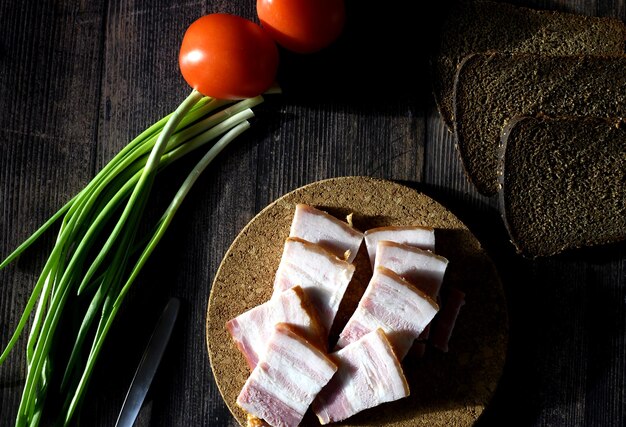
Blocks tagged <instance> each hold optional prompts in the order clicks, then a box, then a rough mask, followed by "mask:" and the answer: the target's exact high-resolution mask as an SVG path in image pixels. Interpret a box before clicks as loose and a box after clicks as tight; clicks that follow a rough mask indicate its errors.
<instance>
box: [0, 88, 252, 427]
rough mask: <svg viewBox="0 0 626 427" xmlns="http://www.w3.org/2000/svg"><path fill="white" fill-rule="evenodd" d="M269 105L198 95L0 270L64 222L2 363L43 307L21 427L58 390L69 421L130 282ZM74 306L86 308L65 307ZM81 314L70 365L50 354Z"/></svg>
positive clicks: (39, 414) (33, 333) (31, 345)
mask: <svg viewBox="0 0 626 427" xmlns="http://www.w3.org/2000/svg"><path fill="white" fill-rule="evenodd" d="M262 101H263V99H262V98H261V97H256V98H252V99H247V100H243V101H240V102H238V103H235V104H233V105H231V106H226V105H227V104H228V103H229V102H227V101H221V100H216V99H211V98H207V97H203V96H202V95H201V94H199V93H198V92H196V91H193V92H192V93H191V94H190V95H189V96H188V97H187V99H186V100H185V101H183V103H182V104H181V105H180V106H179V107H178V108H177V110H176V111H175V112H174V113H172V114H170V115H169V116H166V117H164V118H163V119H161V120H159V121H158V122H157V123H155V124H154V125H152V126H151V127H149V128H148V129H146V130H145V131H144V132H142V133H141V134H140V135H139V136H138V137H137V138H135V139H134V140H132V141H131V142H130V143H129V144H128V145H127V146H125V147H124V148H123V149H122V150H121V151H120V152H119V153H118V154H117V155H116V156H115V157H114V158H113V159H112V160H111V161H110V162H109V163H108V164H107V165H106V166H104V167H103V168H102V170H101V171H100V172H98V174H96V176H95V177H94V178H93V179H92V180H91V181H90V182H89V184H87V185H86V186H85V188H84V189H83V190H82V191H80V192H79V193H78V194H77V195H76V196H74V197H73V198H72V199H71V200H70V201H69V202H67V203H66V204H65V205H64V206H63V207H62V208H61V209H59V211H57V212H56V213H55V214H54V215H53V216H52V217H51V218H50V219H49V220H48V221H46V222H45V223H44V225H42V226H41V227H40V228H39V229H38V230H37V231H35V232H34V233H33V235H32V236H30V237H29V238H28V239H27V240H26V241H25V242H24V243H22V244H21V245H20V246H18V248H17V249H16V250H15V251H13V252H12V253H11V254H10V255H9V256H8V257H7V258H6V259H5V260H4V261H3V262H2V263H0V269H2V268H4V267H5V266H6V265H8V264H9V263H11V262H12V261H14V260H15V259H16V258H17V257H18V256H19V255H20V254H21V253H22V252H23V251H25V250H26V249H27V248H28V247H29V246H30V245H32V243H33V242H35V241H36V240H37V239H38V238H39V237H41V235H43V233H45V232H46V231H47V230H48V229H49V228H50V227H51V226H52V225H53V224H55V223H57V222H59V221H60V222H61V225H60V229H59V231H58V235H57V238H56V241H55V243H54V246H53V248H52V249H51V251H50V254H49V256H48V259H47V260H46V262H45V264H44V266H43V268H42V271H41V275H40V277H39V279H38V280H37V282H36V284H35V286H34V288H33V291H32V293H31V296H30V298H29V300H28V302H27V303H26V307H25V309H24V312H23V314H22V316H21V318H20V320H19V321H18V324H17V327H16V328H15V332H14V334H13V335H12V337H11V338H10V340H9V342H8V344H7V345H6V347H5V349H4V351H3V352H2V354H1V355H0V364H2V362H4V360H6V358H7V357H8V355H9V353H10V351H11V349H12V348H13V347H14V346H15V344H16V342H17V340H18V339H19V336H20V334H21V332H22V330H23V328H24V326H25V325H26V323H27V322H28V319H29V318H30V315H31V314H32V311H33V309H35V306H36V309H35V315H34V319H33V324H32V326H31V329H30V334H29V338H28V342H27V345H26V355H27V364H28V366H27V368H28V369H27V376H26V382H25V385H24V390H23V393H22V399H21V402H20V406H19V409H18V414H17V419H16V425H18V426H22V425H38V424H39V422H40V421H41V420H42V419H43V418H44V417H45V416H46V415H45V411H46V409H47V408H46V403H45V402H46V400H47V394H48V393H50V392H57V393H58V391H57V390H61V391H62V392H63V393H64V395H65V398H61V401H62V402H63V401H64V403H63V405H61V408H62V413H60V414H58V415H57V416H58V420H57V421H58V422H60V423H61V424H68V423H70V422H71V420H72V419H73V417H74V415H75V413H76V411H77V409H78V407H79V404H80V402H81V401H82V398H83V396H84V393H85V390H86V387H87V385H88V383H89V379H90V376H91V373H92V371H93V368H94V366H95V364H96V362H97V359H98V355H99V354H100V350H101V348H102V345H103V344H104V342H105V339H106V336H107V334H108V331H109V330H110V327H111V325H112V324H113V321H114V319H115V317H116V315H117V313H118V311H119V308H120V306H121V304H122V301H123V300H124V298H125V296H126V294H127V293H128V290H129V289H130V287H131V285H132V283H133V282H134V281H135V280H136V278H137V276H138V274H139V272H140V271H141V269H142V267H143V266H144V265H145V263H146V261H147V259H148V258H149V256H150V255H151V254H152V252H153V251H154V249H155V247H156V246H157V244H158V243H159V241H160V239H161V238H162V236H163V234H164V233H165V231H166V230H167V228H168V227H169V225H170V224H171V221H172V219H173V217H174V216H175V214H176V212H177V210H178V208H179V207H180V205H181V203H182V201H183V200H184V198H185V196H186V195H187V194H188V192H189V191H190V189H191V187H192V186H193V184H194V183H195V182H196V180H197V178H198V176H199V175H200V173H201V172H202V171H203V170H204V169H205V168H206V167H207V166H208V165H209V164H210V163H211V162H212V161H213V159H214V158H215V157H216V156H217V154H218V153H219V152H220V151H221V150H222V149H223V148H224V147H225V146H226V145H227V144H228V143H230V142H231V141H232V140H234V139H235V138H236V137H237V136H238V135H240V134H241V133H242V132H243V131H245V130H246V129H248V127H249V123H248V121H247V120H248V119H249V118H251V117H252V116H253V113H252V111H251V108H252V107H254V106H256V105H257V104H259V103H260V102H262ZM216 138H219V140H218V141H217V142H216V143H215V144H214V145H213V146H212V147H211V148H210V149H209V150H208V152H207V153H206V154H205V155H204V156H203V157H202V159H201V160H200V161H199V162H198V164H197V165H196V166H195V167H194V168H193V170H192V171H191V172H190V174H189V176H188V177H187V179H186V180H185V181H184V182H183V184H182V185H181V187H180V189H179V190H178V192H177V193H176V195H175V196H174V198H173V200H172V202H171V203H170V205H169V206H168V208H167V209H166V211H165V213H164V214H163V216H162V217H161V218H160V220H159V221H158V222H157V224H156V226H155V228H154V230H153V232H152V233H151V234H150V235H149V236H145V237H142V236H136V233H137V229H138V225H139V223H140V222H141V221H142V218H143V211H144V208H145V206H146V204H147V200H148V196H149V194H150V191H151V188H152V185H153V183H154V178H155V175H156V174H157V173H158V172H159V171H160V170H162V169H163V168H165V167H167V166H168V165H170V164H172V163H173V162H175V161H176V160H178V159H180V158H181V157H183V156H184V155H186V154H188V153H190V152H191V151H193V150H196V149H198V148H199V147H202V146H204V145H206V144H208V143H210V142H212V141H214V140H215V139H216ZM105 233H106V234H105ZM133 260H134V261H133ZM70 298H73V299H72V300H71V301H74V300H75V299H76V298H79V299H80V300H81V301H85V303H81V304H71V305H68V304H67V302H68V300H70ZM76 307H79V308H80V310H81V311H80V312H79V313H78V315H79V319H80V318H82V321H80V322H79V326H77V327H76V331H75V335H74V336H73V338H71V343H72V350H71V352H70V354H69V356H68V357H67V359H66V360H58V357H56V356H57V355H56V354H54V351H53V348H54V343H55V342H56V341H58V340H56V337H57V335H58V334H59V333H60V331H59V325H60V324H61V322H64V321H63V320H62V319H64V318H65V316H67V315H68V314H67V312H68V311H69V310H76V309H77V308H76ZM74 314H76V313H74ZM96 319H97V320H98V322H97V324H96V325H94V323H96V322H95V320H96ZM94 328H95V329H94ZM63 333H64V334H65V331H64V332H63ZM57 382H58V384H57ZM53 384H54V387H52V385H53ZM57 400H58V397H57Z"/></svg>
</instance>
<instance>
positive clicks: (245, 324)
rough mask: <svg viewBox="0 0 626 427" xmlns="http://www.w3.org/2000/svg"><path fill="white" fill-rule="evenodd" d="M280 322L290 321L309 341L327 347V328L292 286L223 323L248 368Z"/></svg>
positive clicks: (251, 366)
mask: <svg viewBox="0 0 626 427" xmlns="http://www.w3.org/2000/svg"><path fill="white" fill-rule="evenodd" d="M281 322H283V323H289V324H290V325H292V326H293V327H294V328H296V329H297V330H298V331H299V332H300V334H301V335H302V336H304V337H305V338H306V339H307V340H308V341H310V342H311V343H313V344H316V345H317V346H319V347H320V348H321V349H323V350H325V349H326V344H325V343H326V335H327V334H326V329H325V328H324V326H323V325H322V323H321V321H320V319H319V316H318V314H317V310H316V309H315V307H314V306H313V305H312V304H311V303H310V301H309V299H308V297H307V296H306V294H305V292H304V291H303V290H302V288H301V287H300V286H294V287H293V288H290V289H287V290H285V291H283V292H281V293H280V294H278V295H277V296H276V298H272V299H271V300H270V301H268V302H266V303H264V304H261V305H258V306H256V307H254V308H252V309H250V310H248V311H246V312H245V313H243V314H240V315H239V316H237V317H235V318H234V319H232V320H229V321H228V322H227V323H226V329H228V332H229V333H230V335H231V336H232V337H233V340H234V341H235V343H236V344H237V347H238V348H239V350H240V351H241V352H242V353H243V355H244V357H245V358H246V360H247V362H248V365H249V366H250V368H251V369H254V367H255V366H256V364H257V362H258V360H259V358H260V357H261V356H262V354H263V353H264V352H265V348H266V346H267V340H268V339H269V337H270V335H272V333H273V332H274V328H275V326H276V324H277V323H281Z"/></svg>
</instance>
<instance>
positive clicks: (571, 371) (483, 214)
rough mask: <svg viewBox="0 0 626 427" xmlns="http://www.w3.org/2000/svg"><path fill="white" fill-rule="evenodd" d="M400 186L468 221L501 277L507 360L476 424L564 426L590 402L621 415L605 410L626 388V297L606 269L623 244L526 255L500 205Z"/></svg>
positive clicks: (436, 189) (419, 186)
mask: <svg viewBox="0 0 626 427" xmlns="http://www.w3.org/2000/svg"><path fill="white" fill-rule="evenodd" d="M403 184H405V185H408V186H409V187H412V188H415V189H417V190H419V191H422V192H424V193H425V194H427V195H429V196H430V197H432V198H434V199H435V200H437V201H438V202H440V203H442V204H443V205H445V206H446V207H447V208H448V209H450V210H451V211H452V212H453V213H454V214H455V215H456V216H457V217H458V218H459V219H460V220H461V221H463V222H464V223H465V224H466V225H467V226H468V227H469V228H470V230H471V231H472V232H473V233H474V234H475V235H476V236H477V238H478V239H479V240H480V242H481V244H482V245H483V247H484V248H485V249H486V251H487V252H488V254H489V255H490V256H491V258H492V259H493V261H494V262H495V264H496V267H497V269H498V272H499V274H500V276H501V279H502V282H503V286H504V290H505V294H506V298H507V307H508V310H509V320H510V330H509V331H510V336H509V349H508V354H507V360H506V364H505V367H504V372H503V376H502V378H501V381H500V383H499V385H498V388H497V390H496V393H495V395H494V398H493V400H492V402H491V403H490V405H489V406H488V407H487V409H486V410H485V411H484V413H483V415H482V416H481V417H480V419H479V421H478V423H477V424H476V425H477V426H479V427H484V426H500V425H513V424H512V423H514V425H522V426H523V425H532V424H534V422H536V420H537V419H538V418H541V419H542V420H543V421H544V422H549V423H553V424H555V425H563V424H566V423H568V420H569V422H573V421H572V420H578V421H581V418H580V416H577V415H576V413H577V409H576V407H585V405H586V407H588V410H587V411H588V412H592V413H594V414H595V415H594V416H595V417H597V419H612V418H613V417H615V416H617V415H616V413H614V414H610V413H607V414H604V415H603V414H601V413H600V412H601V411H604V410H603V409H602V408H603V407H606V406H607V405H610V402H609V401H610V400H611V398H610V396H612V395H615V393H614V390H615V389H620V388H621V387H623V379H618V380H616V381H613V383H614V384H610V383H611V381H610V379H611V378H613V377H615V372H618V371H617V369H618V365H619V363H620V362H619V360H618V352H616V351H615V350H612V349H614V348H615V346H616V345H617V343H619V342H620V341H619V340H620V337H621V336H623V333H624V330H623V328H624V322H623V317H624V311H625V307H624V301H625V298H626V295H625V291H624V287H623V285H620V284H619V283H617V280H616V276H615V269H610V268H609V269H608V271H607V269H606V268H603V267H605V266H609V264H611V263H613V264H614V265H618V264H619V263H620V262H621V260H623V259H624V255H625V254H626V243H621V244H613V245H607V246H602V247H596V248H588V249H583V250H577V251H571V252H569V253H566V254H562V255H559V256H555V257H551V258H542V259H537V260H529V259H525V258H523V257H521V256H519V255H517V254H516V253H515V251H514V248H513V245H512V244H511V243H510V242H509V238H508V235H507V233H506V230H505V228H504V225H503V223H502V221H501V219H500V216H499V212H498V211H497V210H496V209H484V208H483V209H479V208H477V207H476V206H475V205H473V204H472V203H471V201H470V200H468V198H467V197H466V196H467V195H464V194H460V193H458V192H454V191H451V190H450V189H447V188H439V187H435V186H428V185H423V184H419V183H407V182H405V183H403ZM611 270H612V272H611ZM611 372H612V373H611ZM607 379H608V380H607ZM611 390H613V392H612V391H611ZM596 399H598V402H597V403H598V404H596V405H593V402H594V401H595V400H596ZM617 399H618V397H614V398H613V400H614V402H615V403H616V406H615V407H616V408H617V407H619V402H618V401H617ZM585 416H586V415H585ZM577 417H578V418H577Z"/></svg>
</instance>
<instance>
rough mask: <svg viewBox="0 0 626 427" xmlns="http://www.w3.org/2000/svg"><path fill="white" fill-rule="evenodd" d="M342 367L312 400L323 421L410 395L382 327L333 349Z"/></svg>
mask: <svg viewBox="0 0 626 427" xmlns="http://www.w3.org/2000/svg"><path fill="white" fill-rule="evenodd" d="M331 357H332V358H333V359H334V360H336V361H337V365H338V366H339V369H338V370H337V373H336V374H335V376H334V377H333V378H332V379H331V380H330V382H329V383H328V384H327V385H326V387H324V388H323V389H322V391H321V392H320V394H319V395H318V396H317V398H316V399H315V401H314V402H313V405H312V408H313V411H314V412H315V414H316V415H317V418H318V419H319V421H320V423H321V424H328V423H331V422H335V421H341V420H345V419H346V418H349V417H351V416H352V415H354V414H356V413H358V412H361V411H363V410H365V409H368V408H373V407H375V406H378V405H380V404H381V403H385V402H391V401H394V400H398V399H401V398H403V397H406V396H408V395H409V385H408V384H407V381H406V378H405V377H404V373H403V372H402V367H401V366H400V362H399V361H398V359H397V358H396V355H395V353H394V351H393V349H392V347H391V344H390V343H389V341H388V340H387V337H386V336H385V333H384V332H383V330H382V329H375V330H373V331H372V332H370V333H368V334H366V335H364V336H363V337H361V339H359V340H358V341H355V342H353V343H352V344H350V345H348V346H347V347H345V348H343V349H341V350H339V351H337V352H335V353H333V354H332V355H331Z"/></svg>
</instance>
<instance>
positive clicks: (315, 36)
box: [256, 0, 346, 53]
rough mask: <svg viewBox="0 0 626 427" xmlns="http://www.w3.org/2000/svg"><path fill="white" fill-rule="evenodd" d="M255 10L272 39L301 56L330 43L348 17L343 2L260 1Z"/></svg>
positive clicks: (309, 0)
mask: <svg viewBox="0 0 626 427" xmlns="http://www.w3.org/2000/svg"><path fill="white" fill-rule="evenodd" d="M256 11H257V14H258V15H259V19H260V20H261V25H263V28H265V29H266V30H267V32H268V33H270V35H271V36H272V38H273V39H274V40H276V42H277V43H278V44H280V45H281V46H283V47H284V48H286V49H289V50H291V51H294V52H298V53H311V52H316V51H318V50H320V49H322V48H324V47H326V46H328V45H329V44H331V43H332V42H333V41H335V39H336V38H337V37H339V34H341V30H342V29H343V24H344V22H345V18H346V10H345V4H344V0H257V2H256Z"/></svg>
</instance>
